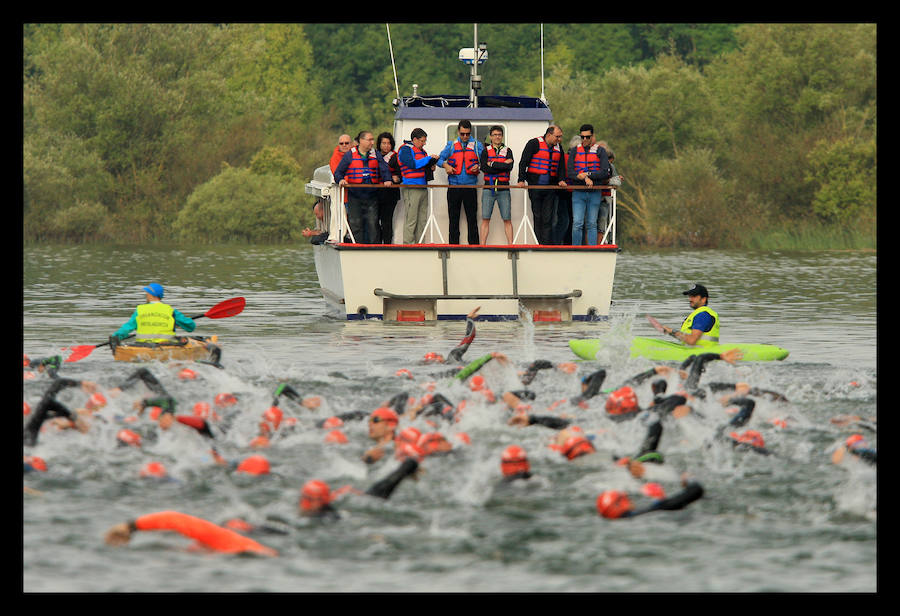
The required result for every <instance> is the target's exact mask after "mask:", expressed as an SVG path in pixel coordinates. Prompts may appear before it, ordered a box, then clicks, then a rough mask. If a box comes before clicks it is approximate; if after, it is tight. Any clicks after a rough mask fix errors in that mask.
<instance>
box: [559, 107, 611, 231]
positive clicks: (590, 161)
mask: <svg viewBox="0 0 900 616" xmlns="http://www.w3.org/2000/svg"><path fill="white" fill-rule="evenodd" d="M579 136H580V137H581V145H577V146H575V147H574V148H572V149H571V150H569V157H568V159H567V163H566V171H567V177H568V178H569V180H570V181H571V182H572V183H573V184H574V185H576V186H585V187H587V188H590V190H576V191H574V192H573V193H572V245H573V246H578V245H580V244H587V245H588V246H596V244H597V218H598V215H599V213H600V206H601V202H602V195H601V193H600V190H599V189H598V190H594V189H593V188H592V187H593V186H594V185H598V186H599V185H602V184H604V183H605V182H606V181H607V180H608V179H609V174H610V167H609V160H607V156H606V150H605V149H604V148H603V147H601V146H600V145H599V144H598V143H597V142H596V141H595V140H594V127H593V126H592V125H590V124H582V125H581V129H580V130H579ZM585 232H586V233H585ZM583 236H586V237H583Z"/></svg>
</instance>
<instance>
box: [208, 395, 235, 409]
mask: <svg viewBox="0 0 900 616" xmlns="http://www.w3.org/2000/svg"><path fill="white" fill-rule="evenodd" d="M213 402H214V403H215V405H216V406H233V405H235V404H237V398H236V397H235V396H234V394H229V393H221V394H216V397H215V398H214V399H213Z"/></svg>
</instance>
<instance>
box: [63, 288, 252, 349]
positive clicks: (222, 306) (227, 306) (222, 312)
mask: <svg viewBox="0 0 900 616" xmlns="http://www.w3.org/2000/svg"><path fill="white" fill-rule="evenodd" d="M246 303H247V300H245V299H244V298H243V297H232V298H231V299H226V300H225V301H223V302H219V303H218V304H216V305H215V306H213V307H212V308H210V309H209V310H207V311H206V312H204V313H203V314H198V315H197V316H194V317H191V319H194V320H196V319H200V318H203V317H206V318H207V319H224V318H226V317H233V316H234V315H236V314H240V313H241V312H243V310H244V306H245V305H246ZM133 336H134V334H131V336H128V338H131V337H133ZM128 338H124V340H128ZM108 345H109V342H101V343H100V344H81V345H78V346H74V347H69V348H70V349H71V351H72V354H71V355H70V356H69V358H68V359H66V362H75V361H78V360H81V359H84V358H85V357H87V356H88V355H90V354H91V353H93V352H94V349H96V348H98V347H102V346H108Z"/></svg>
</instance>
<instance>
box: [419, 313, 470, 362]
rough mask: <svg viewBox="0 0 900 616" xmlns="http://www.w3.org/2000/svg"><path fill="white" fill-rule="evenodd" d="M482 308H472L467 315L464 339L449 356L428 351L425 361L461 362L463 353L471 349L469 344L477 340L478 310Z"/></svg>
mask: <svg viewBox="0 0 900 616" xmlns="http://www.w3.org/2000/svg"><path fill="white" fill-rule="evenodd" d="M479 310H481V306H478V307H477V308H474V309H472V311H471V312H469V314H467V315H466V334H465V335H464V336H463V339H462V340H461V341H460V343H459V344H458V345H456V347H455V348H454V349H453V350H452V351H450V352H449V353H448V354H447V357H446V358H444V356H443V355H440V354H439V353H433V352H431V353H426V354H425V358H424V362H425V363H426V364H433V363H438V364H450V363H454V364H461V363H462V359H463V355H465V353H466V351H468V350H469V346H470V345H471V344H472V341H474V340H475V319H477V318H478V311H479Z"/></svg>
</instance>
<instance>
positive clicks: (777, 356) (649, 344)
mask: <svg viewBox="0 0 900 616" xmlns="http://www.w3.org/2000/svg"><path fill="white" fill-rule="evenodd" d="M604 346H606V343H605V342H604V341H603V340H600V339H598V338H583V339H578V340H569V348H570V349H572V352H573V353H575V355H577V356H578V357H581V358H582V359H595V358H596V356H597V352H598V351H599V350H600V349H601V348H603V347H604ZM730 349H740V350H741V351H743V353H744V357H743V359H742V361H776V360H782V359H784V358H785V357H787V356H788V354H789V353H790V351H788V350H787V349H783V348H781V347H779V346H775V345H773V344H753V343H749V342H732V343H724V344H716V345H712V346H687V345H685V344H681V343H680V342H669V341H668V340H660V339H658V338H646V337H644V336H635V337H634V339H633V340H632V341H631V356H632V357H646V358H647V359H652V360H655V361H684V360H685V359H687V358H688V357H690V356H691V355H699V354H700V353H722V352H724V351H728V350H730Z"/></svg>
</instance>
